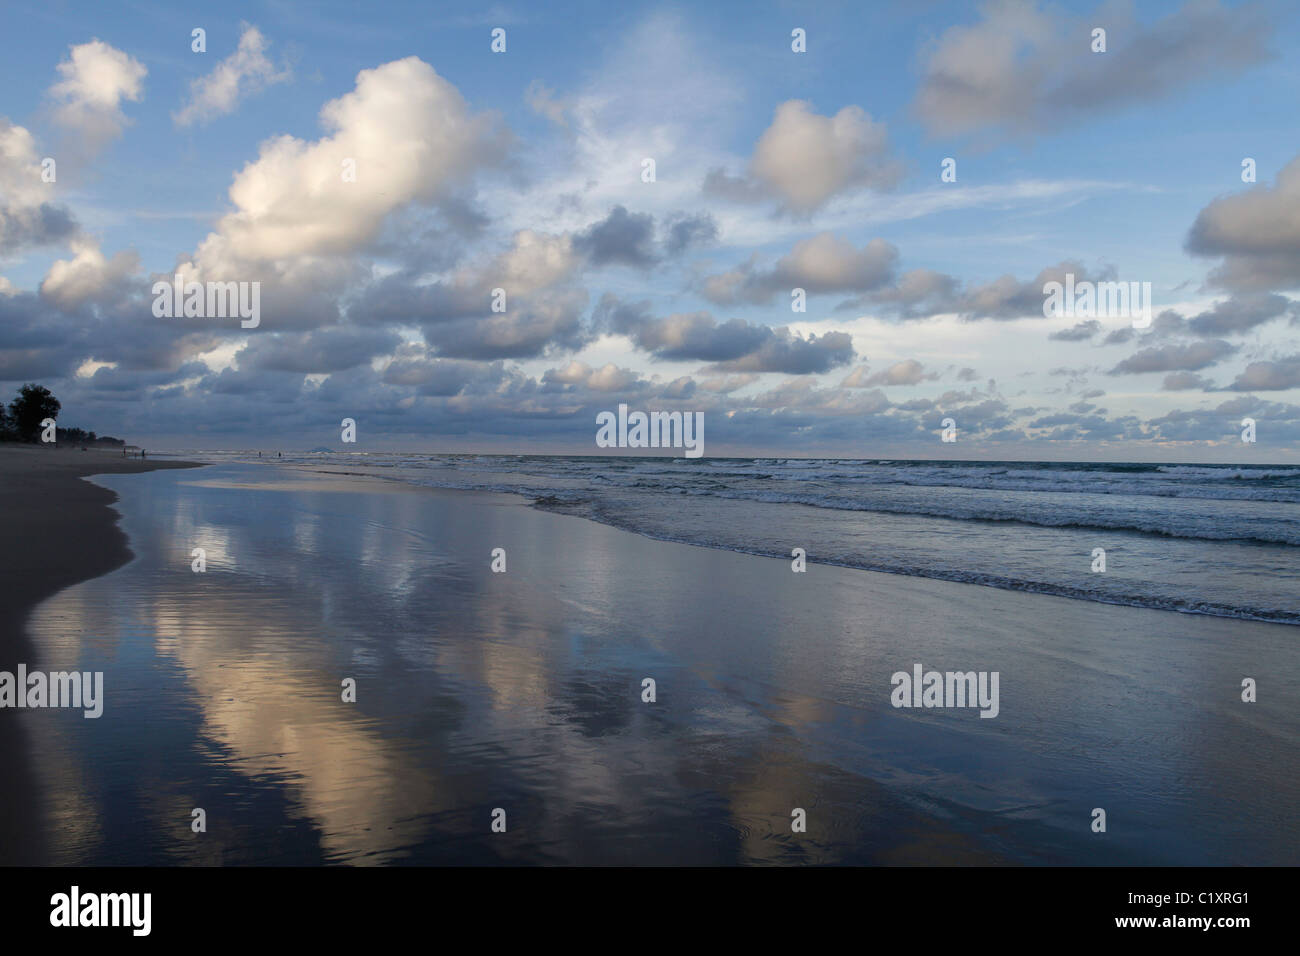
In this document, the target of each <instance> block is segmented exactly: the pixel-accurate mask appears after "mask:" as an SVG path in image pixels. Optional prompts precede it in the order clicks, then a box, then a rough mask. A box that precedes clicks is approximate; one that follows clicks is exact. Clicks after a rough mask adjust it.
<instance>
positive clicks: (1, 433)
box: [0, 405, 15, 441]
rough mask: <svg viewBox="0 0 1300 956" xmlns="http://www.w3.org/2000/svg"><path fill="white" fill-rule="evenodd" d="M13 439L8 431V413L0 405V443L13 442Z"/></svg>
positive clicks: (12, 435) (11, 433)
mask: <svg viewBox="0 0 1300 956" xmlns="http://www.w3.org/2000/svg"><path fill="white" fill-rule="evenodd" d="M14 437H15V436H14V434H13V432H12V431H10V429H9V413H8V412H7V411H5V407H4V406H3V405H0V441H13V439H14Z"/></svg>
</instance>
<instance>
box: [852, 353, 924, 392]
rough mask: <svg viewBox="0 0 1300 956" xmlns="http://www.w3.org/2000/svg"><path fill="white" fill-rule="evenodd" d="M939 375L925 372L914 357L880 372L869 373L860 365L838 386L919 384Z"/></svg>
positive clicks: (861, 386)
mask: <svg viewBox="0 0 1300 956" xmlns="http://www.w3.org/2000/svg"><path fill="white" fill-rule="evenodd" d="M938 377H939V375H938V373H937V372H926V371H925V366H923V365H922V364H921V363H920V362H918V361H917V360H916V359H906V360H904V361H902V362H895V363H894V364H893V365H891V366H889V368H887V369H885V370H884V371H882V372H876V373H875V374H874V375H872V374H869V370H868V368H867V366H865V365H860V366H858V367H857V368H855V369H854V370H853V371H852V372H850V373H849V375H848V377H847V378H845V379H844V381H843V382H841V383H840V388H871V387H872V386H876V385H919V384H920V383H921V382H927V381H929V382H932V381H934V380H935V379H937V378H938Z"/></svg>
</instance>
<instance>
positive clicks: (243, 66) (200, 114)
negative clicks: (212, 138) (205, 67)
mask: <svg viewBox="0 0 1300 956" xmlns="http://www.w3.org/2000/svg"><path fill="white" fill-rule="evenodd" d="M266 47H267V40H266V37H264V36H263V35H262V32H261V31H260V30H258V29H257V27H254V26H249V25H248V24H244V25H243V32H242V33H241V34H240V36H239V48H238V49H237V50H236V51H235V52H234V53H232V54H231V55H230V56H228V57H226V58H225V59H224V60H222V61H221V62H220V63H218V64H217V66H216V69H214V70H213V71H212V72H211V73H209V74H208V75H207V76H202V77H199V78H198V79H197V80H195V81H194V82H193V83H191V84H190V98H189V101H188V102H187V103H186V104H185V106H184V107H183V108H181V109H180V110H179V111H178V112H176V113H173V114H172V119H173V121H174V122H175V123H176V125H177V126H189V125H190V124H192V123H207V122H209V121H211V120H213V119H215V118H216V117H218V116H224V115H226V114H227V113H233V112H234V111H235V107H237V106H238V105H239V101H240V100H241V99H243V98H244V97H246V96H249V95H251V94H253V93H256V92H257V91H259V90H261V89H263V88H265V87H267V86H270V85H271V84H273V83H280V82H283V81H284V80H287V79H288V78H289V75H290V71H289V70H288V69H285V70H282V71H279V72H277V71H276V69H275V66H274V65H273V64H272V63H271V61H270V60H269V59H267V57H266V53H265V50H266Z"/></svg>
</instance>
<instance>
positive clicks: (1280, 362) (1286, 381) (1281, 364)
mask: <svg viewBox="0 0 1300 956" xmlns="http://www.w3.org/2000/svg"><path fill="white" fill-rule="evenodd" d="M1228 388H1230V389H1231V390H1232V391H1234V392H1270V391H1281V390H1283V389H1288V388H1300V354H1296V355H1287V356H1285V357H1283V358H1279V359H1276V360H1273V361H1266V362H1251V363H1250V364H1249V365H1247V366H1246V370H1245V371H1244V372H1242V373H1241V374H1240V375H1238V376H1237V378H1236V380H1235V381H1234V382H1233V383H1232V384H1231V385H1229V386H1228Z"/></svg>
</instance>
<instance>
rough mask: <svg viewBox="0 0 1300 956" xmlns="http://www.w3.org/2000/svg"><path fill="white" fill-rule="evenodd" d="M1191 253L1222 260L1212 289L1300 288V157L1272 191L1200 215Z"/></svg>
mask: <svg viewBox="0 0 1300 956" xmlns="http://www.w3.org/2000/svg"><path fill="white" fill-rule="evenodd" d="M1186 245H1187V251H1188V252H1191V253H1193V254H1194V255H1198V256H1209V257H1220V258H1222V260H1223V261H1222V262H1221V263H1220V264H1219V266H1218V267H1217V268H1215V269H1214V270H1213V271H1212V272H1211V273H1210V276H1209V281H1210V282H1211V284H1213V285H1217V286H1221V287H1223V288H1227V289H1234V290H1242V291H1267V290H1273V289H1294V288H1296V287H1298V286H1300V157H1296V158H1295V159H1293V160H1291V162H1289V163H1287V164H1286V166H1284V167H1283V168H1282V171H1281V172H1279V173H1278V176H1277V182H1276V184H1274V185H1273V186H1271V187H1269V186H1263V185H1261V186H1257V187H1255V188H1254V189H1249V190H1247V191H1246V192H1243V193H1237V194H1236V195H1232V196H1224V197H1222V198H1220V199H1216V200H1214V201H1213V202H1211V203H1210V204H1209V205H1208V206H1206V207H1205V208H1204V209H1202V210H1201V211H1200V213H1199V214H1198V215H1197V217H1196V221H1195V222H1194V223H1192V228H1191V230H1190V232H1189V233H1188V235H1187V243H1186Z"/></svg>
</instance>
